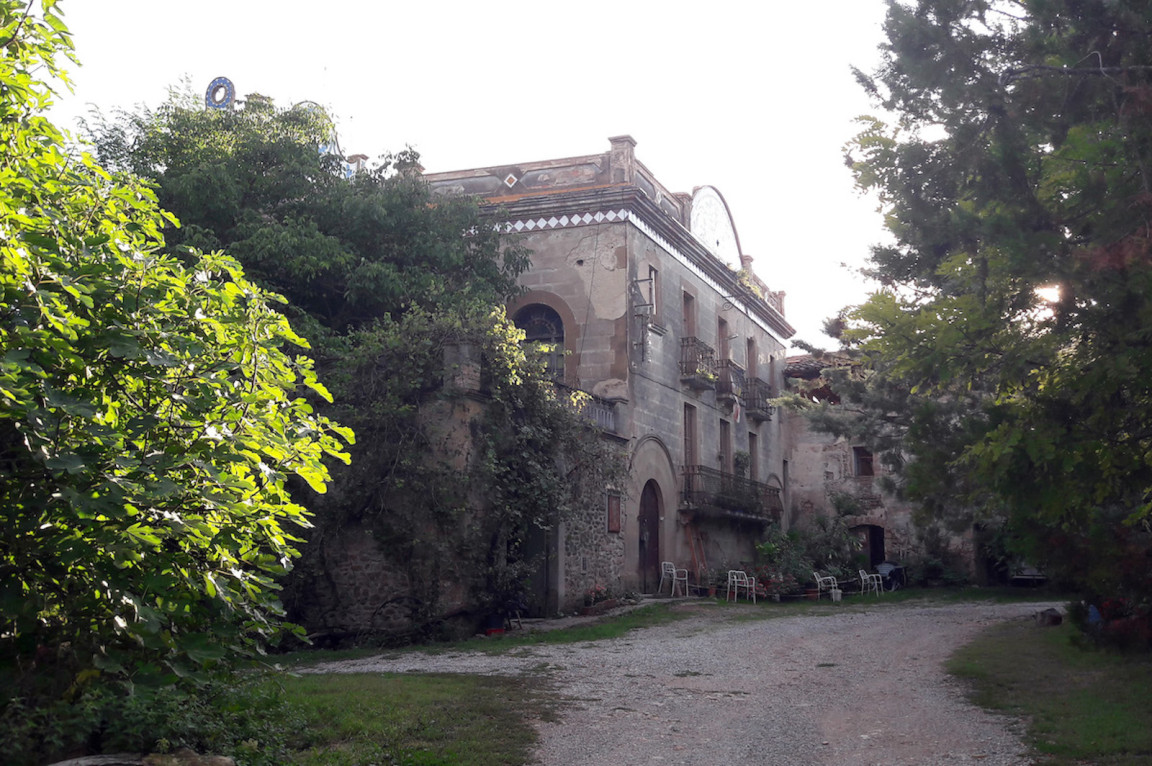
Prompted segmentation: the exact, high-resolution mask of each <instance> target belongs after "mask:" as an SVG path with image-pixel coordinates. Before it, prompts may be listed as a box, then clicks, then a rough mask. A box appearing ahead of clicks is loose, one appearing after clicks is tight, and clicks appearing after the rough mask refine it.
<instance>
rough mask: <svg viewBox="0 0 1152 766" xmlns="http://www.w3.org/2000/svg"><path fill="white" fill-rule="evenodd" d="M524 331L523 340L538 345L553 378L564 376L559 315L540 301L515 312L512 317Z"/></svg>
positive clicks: (562, 324)
mask: <svg viewBox="0 0 1152 766" xmlns="http://www.w3.org/2000/svg"><path fill="white" fill-rule="evenodd" d="M512 321H513V323H515V325H516V327H518V328H519V329H521V330H523V331H524V342H525V343H528V344H532V345H536V346H540V348H539V349H538V351H539V353H540V354H541V356H542V357H543V359H544V362H545V364H546V366H547V370H548V375H549V377H551V378H552V379H553V380H562V379H563V378H564V322H563V321H562V320H561V319H560V315H559V314H557V313H556V312H555V311H553V310H552V309H550V308H549V307H547V306H545V305H543V304H541V303H533V304H532V305H530V306H525V307H524V308H522V309H520V310H519V311H517V312H516V316H515V317H513V319H512Z"/></svg>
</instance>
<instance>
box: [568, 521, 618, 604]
mask: <svg viewBox="0 0 1152 766" xmlns="http://www.w3.org/2000/svg"><path fill="white" fill-rule="evenodd" d="M563 544H564V553H565V556H564V560H565V562H566V566H565V569H564V592H565V595H566V598H565V603H564V605H563V607H562V609H561V610H562V611H565V612H570V611H572V610H573V609H575V608H577V607H579V606H580V605H581V604H582V603H583V600H584V594H585V593H587V592H588V591H589V590H591V589H592V588H593V587H595V586H597V585H600V586H603V587H605V588H607V589H608V591H609V593H610V594H612V595H621V594H622V592H623V590H624V589H623V588H622V587H621V584H620V583H621V581H622V577H623V566H624V536H623V535H622V534H620V533H615V532H609V531H608V525H607V509H606V508H605V507H600V508H589V509H587V510H586V511H584V512H583V513H580V514H576V515H574V516H572V517H569V518H568V519H566V520H565V521H564V541H563Z"/></svg>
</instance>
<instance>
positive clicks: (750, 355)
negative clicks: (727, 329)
mask: <svg viewBox="0 0 1152 766" xmlns="http://www.w3.org/2000/svg"><path fill="white" fill-rule="evenodd" d="M756 353H757V352H756V339H755V338H749V339H748V348H747V350H746V351H745V354H744V371H745V372H746V373H747V375H748V380H751V379H752V378H754V377H756V362H757V361H758V360H757V359H756Z"/></svg>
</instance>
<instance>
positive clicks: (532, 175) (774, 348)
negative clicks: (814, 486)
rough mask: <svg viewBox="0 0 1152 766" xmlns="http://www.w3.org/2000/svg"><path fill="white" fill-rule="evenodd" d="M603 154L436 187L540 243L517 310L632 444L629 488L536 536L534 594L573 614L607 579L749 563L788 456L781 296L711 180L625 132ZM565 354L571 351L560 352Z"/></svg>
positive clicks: (628, 446)
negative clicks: (643, 150) (669, 168)
mask: <svg viewBox="0 0 1152 766" xmlns="http://www.w3.org/2000/svg"><path fill="white" fill-rule="evenodd" d="M609 142H610V148H609V150H608V151H607V152H605V153H603V154H595V155H587V156H581V157H570V158H564V159H555V160H546V161H539V162H529V163H522V164H517V165H507V166H497V167H488V168H479V169H473V170H463V171H454V172H448V173H434V174H428V175H426V176H425V177H426V179H427V181H428V183H429V184H430V185H431V186H432V187H433V189H434V191H435V193H436V194H447V195H451V194H467V195H476V196H479V197H482V198H484V199H485V200H486V201H487V203H488V204H489V205H491V206H492V209H493V211H494V215H496V216H497V219H498V221H499V222H500V224H501V225H504V226H507V227H508V228H509V230H510V231H514V232H518V233H519V234H520V235H521V236H522V237H523V238H524V240H525V244H526V245H527V247H528V248H529V249H530V250H531V251H532V253H533V254H532V267H531V268H530V269H529V270H528V271H527V272H526V273H525V274H524V275H523V277H522V279H521V282H522V284H523V286H524V288H525V292H524V294H523V295H521V296H520V297H519V298H518V299H517V300H516V301H515V302H514V303H513V304H512V305H510V306H508V312H509V316H511V317H512V318H513V319H514V321H515V322H516V324H517V325H518V326H519V327H520V328H521V329H523V330H524V331H525V333H526V338H527V340H528V341H529V342H539V343H545V344H548V345H549V347H551V348H554V349H555V352H554V353H553V355H552V356H551V358H550V359H549V365H550V368H551V370H552V372H553V375H554V376H555V378H556V379H557V381H558V382H560V383H562V384H564V385H567V386H570V387H572V388H576V389H580V390H583V391H587V392H589V393H590V394H592V395H594V397H595V398H594V400H593V403H592V404H591V405H590V407H589V410H588V412H589V413H590V415H591V416H592V417H594V418H595V419H596V422H597V424H598V425H599V426H600V427H601V429H602V433H603V435H604V438H606V439H611V440H614V441H616V442H617V443H619V445H620V448H621V449H622V450H623V451H624V452H625V453H626V456H627V460H628V463H629V469H630V480H629V485H628V486H626V487H617V488H606V493H605V498H604V505H603V507H602V508H597V509H589V510H588V513H587V514H586V515H585V516H583V517H581V518H574V519H568V520H566V521H565V522H564V523H562V524H560V525H558V527H557V528H556V529H554V530H552V531H551V532H550V534H549V535H548V536H547V539H541V540H539V541H537V543H536V552H537V553H539V554H540V558H541V561H542V564H541V569H540V571H539V573H538V576H537V577H536V578H535V580H536V582H535V588H536V592H535V596H536V597H537V599H538V600H539V601H540V602H541V603H543V604H545V606H544V609H545V611H555V610H565V609H567V608H569V607H570V606H572V605H574V604H576V603H578V602H579V601H580V600H581V599H582V598H583V594H584V593H585V592H586V591H587V590H589V589H591V588H593V587H595V586H598V585H599V586H605V587H608V588H609V589H611V590H616V591H625V590H630V591H637V592H645V593H651V592H654V591H655V590H656V589H657V587H658V585H659V581H660V562H661V561H673V562H676V563H677V565H678V566H681V567H687V568H689V569H690V572H691V574H690V579H691V580H692V583H693V584H694V585H695V584H699V585H702V586H703V585H706V584H707V580H708V578H709V576H710V575H709V572H710V571H712V572H714V571H721V570H726V569H727V568H730V567H734V566H739V565H742V564H749V563H751V562H752V560H753V558H754V555H755V550H754V545H755V543H756V541H757V540H758V539H759V537H760V535H761V534H762V532H763V530H764V528H765V527H766V525H768V524H769V523H771V522H773V521H776V520H779V519H780V518H781V516H782V514H783V511H784V508H785V504H786V502H787V500H788V498H787V483H788V460H787V456H788V452H787V447H786V444H785V439H784V429H783V427H782V423H781V418H780V417H779V415H778V413H777V412H776V411H775V410H774V408H773V407H772V406H771V404H770V400H771V398H772V397H773V396H774V395H775V393H776V392H777V391H778V390H779V388H780V387H781V386H782V385H783V373H784V353H785V345H784V344H785V342H786V341H787V339H788V338H789V337H791V336H792V335H793V333H794V330H793V328H792V327H791V325H789V324H788V322H787V321H786V319H785V318H784V294H783V293H782V292H772V291H771V290H769V289H768V287H767V285H765V284H764V282H762V281H761V280H760V279H759V278H758V277H756V276H755V275H754V274H753V272H752V268H751V258H750V257H749V256H748V255H746V254H745V253H743V252H742V251H741V249H740V241H739V237H738V235H737V232H736V228H735V226H734V224H733V221H732V218H731V215H730V214H729V211H728V207H727V205H726V203H725V201H724V199H723V197H722V196H721V195H720V193H719V192H718V191H717V190H716V189H714V188H712V187H709V186H704V187H699V188H697V189H695V190H694V191H693V192H692V193H691V194H688V193H675V192H671V191H670V190H668V189H667V188H665V187H664V186H663V185H662V184H661V183H660V182H659V181H658V180H657V179H656V178H655V177H654V176H653V174H652V173H651V172H650V171H649V170H648V169H647V168H646V167H645V166H644V165H643V164H642V163H640V162H639V161H638V160H637V158H636V155H635V146H636V143H635V141H634V140H633V139H632V138H630V137H628V136H619V137H615V138H611V139H609ZM561 349H562V350H563V351H562V353H561V351H560V350H561Z"/></svg>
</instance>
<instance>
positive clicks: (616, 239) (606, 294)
mask: <svg viewBox="0 0 1152 766" xmlns="http://www.w3.org/2000/svg"><path fill="white" fill-rule="evenodd" d="M623 229H624V224H620V223H605V224H599V225H595V226H587V227H582V228H577V229H563V230H556V231H545V232H534V233H532V234H529V235H527V236H525V237H524V244H525V246H526V247H528V248H529V249H530V250H532V268H531V269H530V270H529V271H528V272H527V273H526V274H524V275H523V276H522V277H521V278H520V282H521V284H522V285H524V287H526V288H527V289H528V290H529V291H530V292H529V293H528V294H527V295H526V296H523V297H521V298H519V299H518V300H517V301H515V302H514V303H513V305H512V308H511V310H510V312H509V313H510V314H512V315H514V314H515V311H516V310H518V309H519V308H521V307H523V306H525V305H529V304H531V303H533V302H539V301H540V295H541V294H545V293H546V294H549V295H552V296H555V298H556V299H557V300H559V301H561V302H563V304H564V306H565V307H566V308H567V310H568V311H569V312H570V315H571V321H565V323H564V324H565V326H564V347H565V350H566V351H567V352H568V356H569V358H568V360H567V361H566V363H565V372H566V374H565V377H566V378H567V382H568V383H569V384H570V385H573V386H576V387H578V388H585V389H589V390H591V388H592V387H593V385H594V384H596V383H600V382H603V381H607V380H610V379H617V380H623V379H625V378H626V376H627V362H626V357H622V356H620V354H622V353H624V347H625V342H621V341H618V339H617V336H618V334H619V330H620V322H621V320H622V319H623V318H624V317H626V316H627V309H628V289H627V287H628V280H627V253H626V250H625V245H624V231H623ZM561 317H563V312H561Z"/></svg>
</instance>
